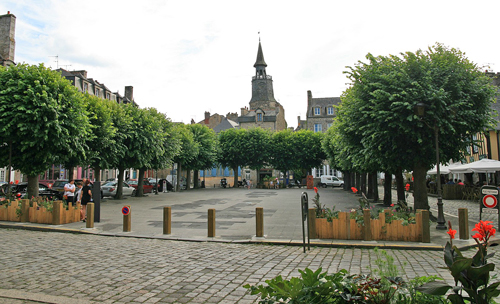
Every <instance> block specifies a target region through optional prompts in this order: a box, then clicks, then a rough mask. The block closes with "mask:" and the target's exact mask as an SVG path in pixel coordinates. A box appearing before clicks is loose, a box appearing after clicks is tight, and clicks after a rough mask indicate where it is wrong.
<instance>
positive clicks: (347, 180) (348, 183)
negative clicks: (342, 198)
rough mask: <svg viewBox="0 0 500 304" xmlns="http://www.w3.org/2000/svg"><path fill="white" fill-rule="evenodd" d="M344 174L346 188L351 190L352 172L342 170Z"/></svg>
mask: <svg viewBox="0 0 500 304" xmlns="http://www.w3.org/2000/svg"><path fill="white" fill-rule="evenodd" d="M342 174H343V176H344V190H346V191H347V190H349V189H351V187H352V186H351V172H350V171H345V172H342Z"/></svg>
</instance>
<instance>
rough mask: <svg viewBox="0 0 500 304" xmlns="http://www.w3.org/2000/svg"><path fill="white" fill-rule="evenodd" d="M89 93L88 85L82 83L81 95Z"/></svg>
mask: <svg viewBox="0 0 500 304" xmlns="http://www.w3.org/2000/svg"><path fill="white" fill-rule="evenodd" d="M88 91H89V84H88V83H86V82H84V83H83V93H87V92H88Z"/></svg>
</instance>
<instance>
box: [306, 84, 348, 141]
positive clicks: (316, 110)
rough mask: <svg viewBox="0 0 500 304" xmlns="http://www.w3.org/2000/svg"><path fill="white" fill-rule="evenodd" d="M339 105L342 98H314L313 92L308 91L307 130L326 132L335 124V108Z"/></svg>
mask: <svg viewBox="0 0 500 304" xmlns="http://www.w3.org/2000/svg"><path fill="white" fill-rule="evenodd" d="M339 104H340V97H323V98H313V96H312V93H311V91H307V112H306V113H307V114H306V128H305V129H307V130H311V131H314V132H326V130H328V128H329V127H330V126H331V125H332V123H333V119H334V118H335V116H336V108H335V107H336V106H338V105H339ZM299 121H300V118H299Z"/></svg>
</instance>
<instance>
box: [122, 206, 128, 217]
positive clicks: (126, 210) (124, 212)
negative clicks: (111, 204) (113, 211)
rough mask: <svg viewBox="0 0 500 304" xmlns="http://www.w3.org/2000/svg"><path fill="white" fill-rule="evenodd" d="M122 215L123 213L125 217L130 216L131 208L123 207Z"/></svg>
mask: <svg viewBox="0 0 500 304" xmlns="http://www.w3.org/2000/svg"><path fill="white" fill-rule="evenodd" d="M122 213H123V215H129V214H130V206H123V208H122Z"/></svg>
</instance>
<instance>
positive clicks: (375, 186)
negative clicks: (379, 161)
mask: <svg viewBox="0 0 500 304" xmlns="http://www.w3.org/2000/svg"><path fill="white" fill-rule="evenodd" d="M372 185H373V202H378V201H379V200H380V198H379V195H378V180H377V172H373V180H372Z"/></svg>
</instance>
